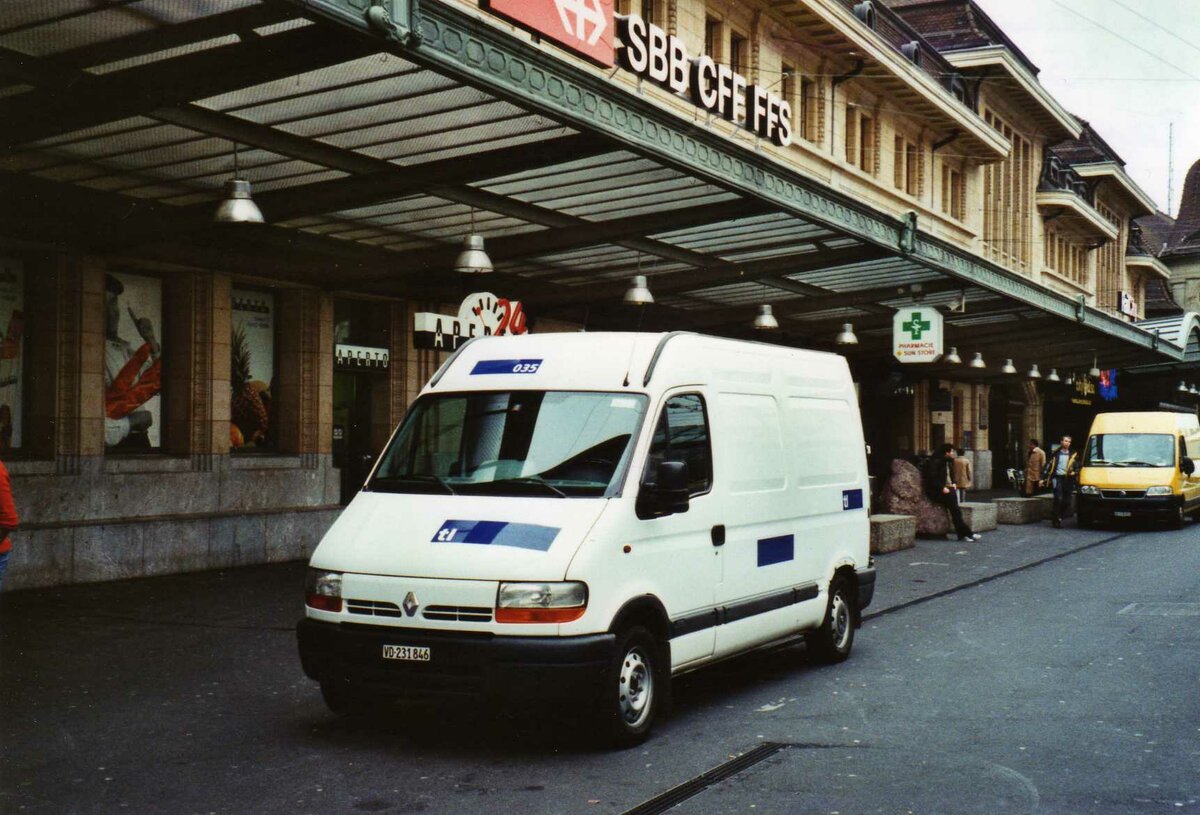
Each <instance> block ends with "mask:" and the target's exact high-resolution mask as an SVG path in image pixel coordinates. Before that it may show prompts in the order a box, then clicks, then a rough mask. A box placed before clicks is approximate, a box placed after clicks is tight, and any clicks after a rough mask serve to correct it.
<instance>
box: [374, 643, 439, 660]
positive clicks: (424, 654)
mask: <svg viewBox="0 0 1200 815" xmlns="http://www.w3.org/2000/svg"><path fill="white" fill-rule="evenodd" d="M429 656H430V654H429V649H428V648H422V647H419V646H416V645H385V646H383V658H384V659H399V660H403V661H405V662H428V661H429Z"/></svg>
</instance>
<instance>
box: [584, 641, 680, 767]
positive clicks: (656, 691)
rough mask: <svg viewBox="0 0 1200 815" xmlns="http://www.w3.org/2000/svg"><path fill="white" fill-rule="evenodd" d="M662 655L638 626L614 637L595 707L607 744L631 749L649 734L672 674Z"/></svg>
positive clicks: (665, 697)
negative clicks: (612, 652)
mask: <svg viewBox="0 0 1200 815" xmlns="http://www.w3.org/2000/svg"><path fill="white" fill-rule="evenodd" d="M663 654H664V650H663V648H662V646H661V645H660V644H659V642H658V640H657V639H656V638H655V636H654V635H653V634H652V633H651V632H650V631H649V630H648V629H646V628H643V627H642V626H640V625H639V626H632V627H630V628H627V629H625V630H624V631H622V632H621V633H619V634H618V635H617V643H616V650H615V651H614V654H613V660H612V662H611V663H610V664H609V667H608V670H607V671H606V672H605V677H604V683H603V685H602V688H601V694H600V701H599V707H598V713H599V718H600V725H601V728H602V729H601V733H602V734H603V737H604V739H605V741H606V742H607V743H609V744H611V745H613V746H615V747H632V746H634V745H637V744H641V743H642V742H643V741H645V739H646V736H648V735H649V734H650V729H651V728H652V727H653V726H654V722H655V720H656V719H657V718H658V717H659V715H660V713H661V711H662V710H663V709H664V708H665V705H666V700H667V698H668V697H669V696H670V681H671V672H670V666H668V665H667V663H666V659H665V657H664V656H663Z"/></svg>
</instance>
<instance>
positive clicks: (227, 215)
mask: <svg viewBox="0 0 1200 815" xmlns="http://www.w3.org/2000/svg"><path fill="white" fill-rule="evenodd" d="M240 175H241V172H240V169H239V167H238V146H237V143H236V142H235V143H234V145H233V178H231V179H229V180H228V181H226V182H225V198H224V199H222V201H221V203H220V204H218V205H217V211H216V212H215V213H213V222H214V223H218V224H261V223H264V218H263V214H262V210H260V209H259V208H258V204H256V203H254V199H253V198H251V197H250V182H249V181H247V180H246V179H244V178H240V177H239V176H240Z"/></svg>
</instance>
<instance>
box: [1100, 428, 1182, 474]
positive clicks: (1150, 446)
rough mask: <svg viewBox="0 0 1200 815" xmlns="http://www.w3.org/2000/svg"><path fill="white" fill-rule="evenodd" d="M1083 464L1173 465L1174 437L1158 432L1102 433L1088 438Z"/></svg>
mask: <svg viewBox="0 0 1200 815" xmlns="http://www.w3.org/2000/svg"><path fill="white" fill-rule="evenodd" d="M1083 466H1084V467H1174V466H1175V438H1174V437H1173V436H1168V435H1166V434H1159V433H1105V434H1102V435H1098V436H1092V437H1091V438H1090V439H1088V444H1087V451H1086V452H1085V453H1084V457H1083Z"/></svg>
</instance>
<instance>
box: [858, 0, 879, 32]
mask: <svg viewBox="0 0 1200 815" xmlns="http://www.w3.org/2000/svg"><path fill="white" fill-rule="evenodd" d="M854 16H855V17H857V18H858V19H860V20H862V22H863V24H864V25H866V27H867V28H869V29H871V30H872V31H874V30H875V4H874V3H872V2H871V0H863V2H861V3H858V4H856V5H855V6H854Z"/></svg>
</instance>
